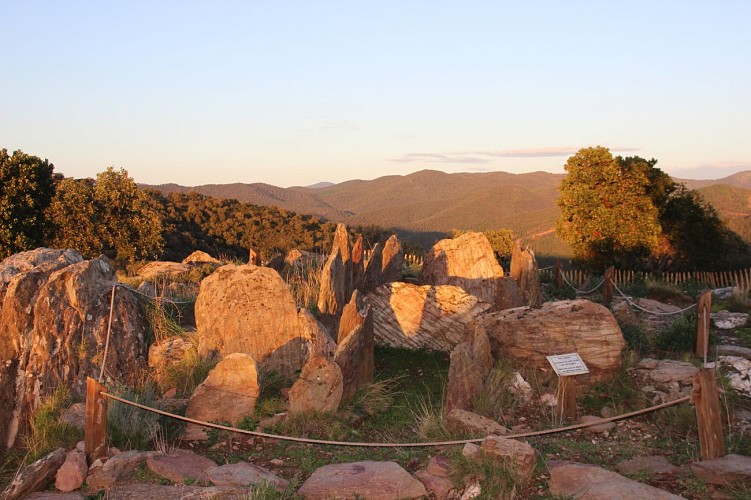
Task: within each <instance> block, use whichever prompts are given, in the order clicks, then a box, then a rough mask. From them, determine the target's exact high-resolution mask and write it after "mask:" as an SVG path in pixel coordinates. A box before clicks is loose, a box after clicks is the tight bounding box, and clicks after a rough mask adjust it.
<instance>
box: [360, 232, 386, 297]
mask: <svg viewBox="0 0 751 500" xmlns="http://www.w3.org/2000/svg"><path fill="white" fill-rule="evenodd" d="M382 267H383V247H382V246H381V244H380V243H376V244H375V245H374V246H373V251H371V252H370V258H369V259H368V264H367V266H366V267H365V276H364V277H363V285H362V290H363V293H365V294H368V293H370V292H372V291H373V290H375V289H376V288H378V287H379V286H381V285H383V283H384V281H383V269H382Z"/></svg>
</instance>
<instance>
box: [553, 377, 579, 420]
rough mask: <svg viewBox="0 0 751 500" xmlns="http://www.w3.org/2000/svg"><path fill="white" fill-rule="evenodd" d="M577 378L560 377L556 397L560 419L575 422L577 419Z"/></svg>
mask: <svg viewBox="0 0 751 500" xmlns="http://www.w3.org/2000/svg"><path fill="white" fill-rule="evenodd" d="M576 390H577V389H576V378H574V377H573V376H568V377H565V376H564V377H558V390H557V391H556V394H555V397H556V400H557V401H558V408H557V410H558V411H557V413H558V418H560V419H561V420H563V419H566V420H573V419H575V418H576Z"/></svg>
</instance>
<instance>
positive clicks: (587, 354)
mask: <svg viewBox="0 0 751 500" xmlns="http://www.w3.org/2000/svg"><path fill="white" fill-rule="evenodd" d="M478 324H480V325H482V326H484V327H485V330H486V331H487V332H488V336H489V337H490V344H491V346H492V347H493V351H494V353H495V354H496V356H499V355H504V356H508V357H510V358H513V359H516V360H517V361H519V362H522V363H524V364H525V365H526V366H527V367H529V368H532V367H534V368H537V369H540V370H543V371H550V370H551V368H550V364H549V363H548V360H547V358H546V356H549V355H551V354H560V353H569V352H578V353H579V355H580V356H581V358H582V360H583V361H584V363H585V364H586V365H587V367H588V368H589V371H590V373H589V375H587V376H584V378H583V381H584V382H586V381H590V382H596V381H601V380H605V379H607V378H608V377H610V376H612V375H613V374H615V373H616V372H617V371H618V370H619V369H620V366H621V352H622V351H623V349H624V348H625V346H626V343H625V341H624V340H623V334H622V333H621V329H620V327H619V326H618V322H617V321H616V320H615V318H614V317H613V314H612V313H611V312H610V311H609V310H608V309H607V308H605V307H603V306H601V305H599V304H595V303H593V302H590V301H588V300H563V301H558V302H546V303H545V304H543V305H542V307H541V308H540V309H532V308H529V307H520V308H516V309H509V310H506V311H498V312H491V313H487V314H484V315H483V316H481V317H480V318H478Z"/></svg>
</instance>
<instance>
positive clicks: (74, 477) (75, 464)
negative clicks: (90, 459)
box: [55, 450, 89, 493]
mask: <svg viewBox="0 0 751 500" xmlns="http://www.w3.org/2000/svg"><path fill="white" fill-rule="evenodd" d="M88 472H89V467H88V465H86V455H84V454H83V453H81V452H80V451H77V450H73V451H69V452H68V453H66V454H65V462H64V463H63V465H62V467H60V468H59V469H58V471H57V475H56V476H55V488H57V489H58V490H60V491H62V492H65V493H67V492H70V491H73V490H77V489H78V488H80V487H81V485H82V484H83V482H84V481H85V480H86V475H87V474H88Z"/></svg>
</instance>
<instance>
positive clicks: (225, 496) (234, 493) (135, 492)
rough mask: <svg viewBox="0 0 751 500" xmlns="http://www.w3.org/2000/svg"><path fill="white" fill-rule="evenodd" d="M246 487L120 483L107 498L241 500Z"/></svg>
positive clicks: (110, 491) (136, 499)
mask: <svg viewBox="0 0 751 500" xmlns="http://www.w3.org/2000/svg"><path fill="white" fill-rule="evenodd" d="M246 498H248V491H247V489H243V488H232V487H218V486H210V487H204V486H187V485H183V484H180V485H176V486H167V485H163V484H140V483H134V484H122V485H118V486H116V487H114V488H112V489H110V490H108V491H107V500H147V499H149V500H150V499H154V500H156V499H159V500H214V499H217V500H218V499H221V500H243V499H246Z"/></svg>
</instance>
